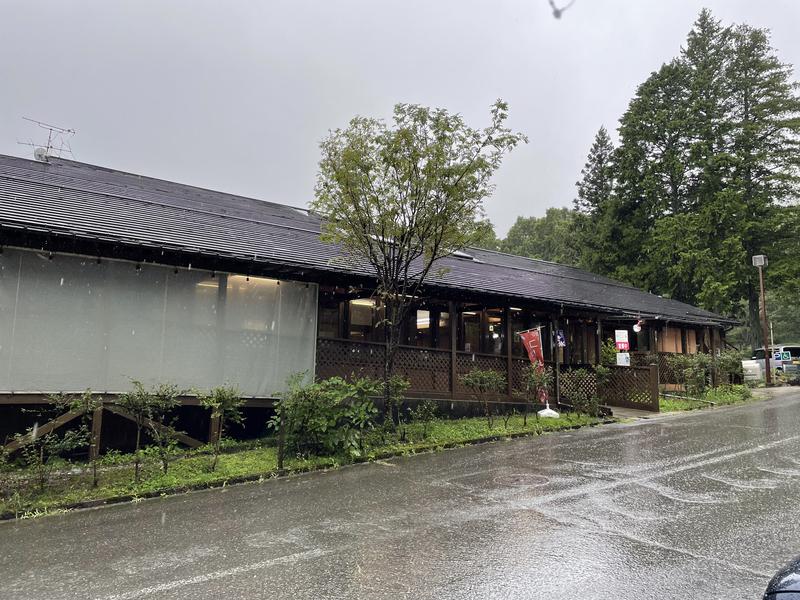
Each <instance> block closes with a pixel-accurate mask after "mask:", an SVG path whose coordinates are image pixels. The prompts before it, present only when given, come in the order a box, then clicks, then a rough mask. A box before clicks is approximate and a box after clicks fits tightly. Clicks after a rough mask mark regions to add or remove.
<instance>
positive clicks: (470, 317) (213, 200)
mask: <svg viewBox="0 0 800 600" xmlns="http://www.w3.org/2000/svg"><path fill="white" fill-rule="evenodd" d="M320 228H321V221H320V219H319V218H318V217H317V216H315V215H313V214H312V213H309V212H308V211H305V210H302V209H296V208H292V207H287V206H283V205H279V204H273V203H268V202H263V201H259V200H253V199H249V198H242V197H238V196H233V195H229V194H223V193H220V192H212V191H209V190H203V189H200V188H194V187H191V186H187V185H182V184H177V183H173V182H166V181H161V180H156V179H151V178H146V177H141V176H138V175H132V174H128V173H121V172H118V171H114V170H110V169H104V168H101V167H95V166H92V165H85V164H82V163H76V162H73V161H67V160H62V159H50V160H49V161H48V162H37V161H28V160H23V159H19V158H14V157H8V156H0V245H2V247H3V252H2V254H1V255H0V398H2V399H3V402H6V403H13V402H16V401H20V399H21V398H25V397H35V396H37V395H38V396H40V397H41V396H44V395H46V394H49V393H53V392H59V391H72V392H75V391H82V390H85V389H91V390H93V391H96V392H99V393H104V394H111V395H113V394H118V393H120V392H124V391H126V390H127V389H129V388H130V383H131V381H132V380H139V381H143V382H145V383H156V382H163V381H169V382H172V383H175V384H177V385H178V386H180V387H181V388H182V389H185V390H187V391H189V392H191V391H192V390H200V389H207V388H210V387H213V386H216V385H221V384H224V383H229V384H234V385H237V386H238V387H239V388H240V390H241V392H242V394H243V395H244V396H246V397H248V398H251V399H253V400H256V399H271V398H275V397H276V395H277V394H279V393H280V392H281V391H282V390H283V389H284V387H285V383H286V380H287V379H288V377H289V376H290V375H291V374H292V373H297V372H305V373H307V374H308V376H309V377H328V376H332V375H342V376H348V375H350V374H362V375H373V376H377V375H379V374H380V368H381V365H382V360H383V359H382V356H383V354H382V353H383V352H384V350H385V348H384V346H383V332H382V329H381V322H382V307H381V306H380V303H379V302H378V301H377V300H376V298H375V295H374V293H373V291H374V290H373V286H374V279H373V277H372V276H371V273H370V272H369V270H368V269H367V268H365V267H363V266H358V265H353V264H352V262H351V261H342V260H340V259H341V253H340V251H339V249H338V248H336V247H334V246H331V245H328V244H324V243H323V242H322V241H321V240H320V235H319V234H320ZM441 266H442V267H444V269H445V271H446V272H445V274H444V275H443V276H442V277H438V278H432V279H431V280H430V281H429V283H428V286H427V287H426V289H425V294H424V297H422V298H420V300H419V301H418V303H417V305H415V306H414V310H413V311H412V314H411V317H410V318H409V319H408V321H407V322H406V324H405V325H404V330H403V332H402V345H401V348H400V350H399V352H398V355H397V359H396V365H397V371H398V372H399V373H400V374H402V375H405V376H406V377H407V378H408V379H409V380H410V381H411V383H412V388H411V390H410V393H411V394H412V395H416V396H418V397H442V398H459V397H462V396H465V395H466V390H465V389H463V387H462V386H461V385H460V384H459V376H460V375H461V374H464V373H466V372H468V371H469V370H471V369H473V368H476V367H479V368H492V369H497V370H500V371H503V372H505V373H506V374H507V378H508V394H509V395H513V392H514V390H515V389H516V387H518V385H519V383H520V378H521V375H522V372H523V369H524V367H525V366H526V364H527V359H526V358H525V355H524V349H523V348H522V345H521V344H520V342H519V339H518V336H517V335H515V334H516V333H517V332H520V331H523V330H527V329H531V328H534V327H536V328H540V330H541V331H542V334H543V340H545V358H546V360H547V361H550V362H552V363H553V364H554V365H558V368H564V366H566V367H576V366H582V365H592V364H595V363H597V362H598V361H599V356H600V346H601V344H602V343H603V341H604V340H606V339H608V338H610V337H613V335H614V332H615V331H616V330H619V329H626V330H628V331H629V339H630V344H631V350H632V351H633V354H634V357H638V358H637V361H638V363H639V364H640V365H646V364H650V363H651V362H652V361H653V360H654V357H656V358H657V357H658V356H659V355H660V354H664V353H669V352H698V351H702V352H715V351H716V350H717V349H719V348H721V347H722V345H723V344H724V330H725V328H726V327H727V326H729V325H730V324H732V323H733V321H732V320H730V319H727V318H725V317H723V316H720V315H715V314H713V313H710V312H708V311H704V310H702V309H699V308H696V307H693V306H689V305H686V304H683V303H680V302H676V301H674V300H669V299H664V298H660V297H658V296H655V295H652V294H648V293H646V292H644V291H642V290H638V289H636V288H633V287H630V286H626V285H623V284H621V283H619V282H615V281H612V280H609V279H607V278H604V277H600V276H596V275H593V274H591V273H587V272H585V271H581V270H579V269H575V268H572V267H566V266H562V265H556V264H553V263H548V262H545V261H536V260H531V259H526V258H521V257H516V256H511V255H506V254H502V253H498V252H491V251H486V250H479V249H467V250H465V251H464V252H461V253H459V254H458V255H457V256H453V257H450V258H447V259H444V260H443V261H442V265H441ZM636 323H639V324H640V325H642V327H641V331H639V332H635V331H634V330H633V326H634V324H636ZM559 339H561V340H563V342H564V344H562V345H560V344H558V343H557V340H559ZM637 361H634V362H635V363H636V362H637Z"/></svg>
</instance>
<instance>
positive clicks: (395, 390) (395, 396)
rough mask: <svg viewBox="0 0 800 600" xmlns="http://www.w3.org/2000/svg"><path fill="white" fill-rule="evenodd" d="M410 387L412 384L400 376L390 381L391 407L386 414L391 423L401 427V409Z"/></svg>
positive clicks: (393, 376)
mask: <svg viewBox="0 0 800 600" xmlns="http://www.w3.org/2000/svg"><path fill="white" fill-rule="evenodd" d="M410 387H411V382H410V381H409V380H408V379H406V378H404V377H402V376H400V375H392V377H391V378H390V379H389V405H388V406H387V407H386V412H387V413H388V415H389V422H390V423H394V424H396V425H400V421H401V414H400V407H401V406H402V404H403V400H404V399H405V396H406V392H407V391H408V388H410Z"/></svg>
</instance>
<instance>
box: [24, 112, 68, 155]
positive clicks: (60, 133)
mask: <svg viewBox="0 0 800 600" xmlns="http://www.w3.org/2000/svg"><path fill="white" fill-rule="evenodd" d="M22 118H23V119H24V120H25V121H28V122H30V123H33V124H34V125H36V126H38V127H41V128H42V129H46V130H47V145H45V146H44V147H42V144H35V143H34V142H33V140H30V141H28V142H20V141H17V143H18V144H21V145H23V146H31V147H32V148H34V152H33V156H34V157H35V158H36V160H40V161H42V162H47V159H48V158H49V157H50V156H55V157H58V158H61V157H62V156H63V155H64V154H65V153H66V154H69V155H70V157H72V156H73V154H72V146H70V143H69V140H70V138H71V137H72V136H73V135H75V133H76V131H75V130H74V129H68V128H66V127H59V126H58V125H51V124H50V123H45V122H43V121H37V120H36V119H31V118H29V117H22Z"/></svg>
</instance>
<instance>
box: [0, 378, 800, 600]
mask: <svg viewBox="0 0 800 600" xmlns="http://www.w3.org/2000/svg"><path fill="white" fill-rule="evenodd" d="M798 432H800V394H796V393H790V394H784V395H783V396H781V397H778V398H776V399H774V400H771V401H768V402H764V403H757V404H751V405H747V406H739V407H732V408H725V409H719V410H713V411H708V412H703V413H695V414H687V415H681V416H677V417H673V416H669V417H659V418H655V419H650V420H646V421H639V422H635V423H629V424H619V425H613V426H607V427H602V428H596V429H592V430H580V431H575V432H570V433H563V434H557V435H549V436H543V437H540V438H535V439H521V440H515V441H510V442H502V443H497V444H490V445H484V446H476V447H471V448H461V449H457V450H450V451H446V452H441V453H438V454H428V455H423V456H417V457H411V458H403V459H396V460H391V461H386V462H385V463H382V464H370V465H361V466H356V467H350V468H345V469H342V470H340V471H337V472H330V473H316V474H310V475H306V476H300V477H292V478H287V479H283V480H275V481H267V482H264V483H261V484H252V485H244V486H235V487H232V488H227V489H224V490H213V491H208V492H200V493H194V494H189V495H186V496H180V497H172V498H164V499H158V500H153V501H146V502H142V503H140V504H137V505H128V506H116V507H110V508H106V509H101V510H93V511H83V512H76V513H72V514H67V515H63V516H59V517H52V518H45V519H40V520H36V521H31V522H17V523H5V524H2V525H0V598H15V599H16V598H36V599H41V598H54V599H60V598H81V599H83V598H98V599H107V600H112V599H114V600H123V599H134V598H187V599H188V598H191V599H192V600H200V599H205V598H209V599H210V598H220V597H230V598H245V599H248V598H292V599H295V598H456V599H457V598H465V599H466V598H547V599H562V598H563V599H568V598H569V599H572V598H597V599H612V598H613V599H621V600H626V599H631V600H633V599H639V598H681V599H694V598H696V599H700V598H702V599H703V600H706V599H709V598H720V599H722V598H724V599H736V598H742V599H745V598H759V597H760V593H761V592H762V591H763V589H764V587H765V585H766V582H767V580H768V579H769V578H770V577H771V575H772V573H773V572H774V571H775V570H776V569H777V568H778V567H779V566H780V565H781V564H782V563H783V562H784V561H785V560H787V559H788V558H790V557H791V556H793V555H796V554H800V503H798V502H797V497H798V493H800V433H798Z"/></svg>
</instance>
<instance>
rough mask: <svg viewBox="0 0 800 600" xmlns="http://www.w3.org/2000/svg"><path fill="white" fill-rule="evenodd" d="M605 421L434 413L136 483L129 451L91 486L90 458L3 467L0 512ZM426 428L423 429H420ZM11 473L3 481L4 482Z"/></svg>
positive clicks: (257, 447)
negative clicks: (328, 446)
mask: <svg viewBox="0 0 800 600" xmlns="http://www.w3.org/2000/svg"><path fill="white" fill-rule="evenodd" d="M603 422H608V420H606V421H603V420H601V419H598V418H594V417H589V416H586V415H582V414H575V413H566V414H563V415H561V418H560V419H540V420H537V419H536V418H535V417H528V419H527V424H524V423H523V417H522V416H521V415H514V416H511V417H510V418H509V419H508V421H507V422H504V419H503V418H497V419H496V420H495V423H494V426H493V427H492V428H491V429H490V428H489V427H488V425H487V422H486V419H485V418H481V417H474V418H465V419H436V420H434V421H432V422H430V423H427V424H425V425H423V424H422V423H410V424H406V425H403V426H402V428H400V429H399V430H398V431H397V432H386V431H382V430H379V429H378V430H374V431H372V432H369V433H368V434H367V435H366V436H365V444H364V446H365V447H364V451H363V452H362V453H361V455H360V456H308V457H296V456H295V457H287V458H286V460H285V462H284V470H283V471H280V472H279V470H278V453H277V449H276V447H275V446H274V445H273V443H274V438H267V439H264V440H259V441H255V442H254V441H250V442H247V443H242V444H236V443H233V444H229V445H228V447H227V448H226V449H225V451H224V452H223V453H222V454H221V455H220V457H219V461H218V464H217V467H216V470H214V471H212V470H211V468H210V467H211V462H212V456H211V454H210V450H209V448H202V449H199V450H196V451H189V452H184V453H178V454H175V455H174V456H173V457H172V460H171V462H170V465H169V470H168V472H167V473H166V474H164V473H163V472H162V471H161V467H160V463H159V461H158V460H155V459H153V458H149V459H146V460H145V461H144V463H143V474H142V479H141V482H140V483H139V484H134V483H133V470H134V467H133V456H132V455H130V454H111V455H109V456H106V457H103V458H101V460H100V465H99V484H98V486H97V487H92V474H91V469H90V467H89V465H88V464H85V463H66V462H65V463H63V464H61V465H59V466H58V469H57V471H56V472H54V473H53V476H52V477H51V480H50V481H49V483H48V485H47V486H46V487H45V489H44V490H43V491H40V490H39V489H38V487H37V486H36V484H35V483H34V480H35V477H34V474H33V473H32V472H30V471H28V470H23V469H18V470H15V471H12V472H10V473H5V476H6V477H10V478H12V481H13V482H14V485H13V486H12V490H13V491H12V493H11V494H10V497H6V498H3V499H2V500H0V516H2V518H5V519H9V518H15V517H16V518H30V517H36V516H41V515H45V514H51V513H56V512H63V511H64V510H70V509H75V508H86V507H90V506H98V505H102V504H110V503H115V502H126V501H138V500H139V499H142V498H149V497H156V496H164V495H169V494H175V493H180V492H185V491H190V490H197V489H203V488H209V487H223V486H225V485H230V484H233V483H241V482H245V481H258V480H261V479H266V478H270V477H276V476H279V475H283V474H288V473H301V472H305V471H312V470H319V469H329V468H335V467H337V466H340V465H343V464H349V463H354V462H363V461H369V460H377V459H382V458H388V457H392V456H402V455H406V454H414V453H418V452H426V451H433V450H439V449H443V448H452V447H457V446H461V445H467V444H476V443H481V442H488V441H494V440H500V439H507V438H513V437H520V436H531V435H540V434H543V433H549V432H554V431H559V430H565V429H575V428H579V427H585V426H592V425H597V424H599V423H603ZM423 428H425V429H426V430H427V431H426V432H425V434H423ZM8 481H9V480H8V479H7V481H6V485H8Z"/></svg>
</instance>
